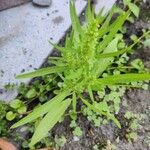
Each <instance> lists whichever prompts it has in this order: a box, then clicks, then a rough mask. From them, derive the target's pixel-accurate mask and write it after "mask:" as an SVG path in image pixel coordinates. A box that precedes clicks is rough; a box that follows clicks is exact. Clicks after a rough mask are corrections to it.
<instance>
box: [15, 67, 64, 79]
mask: <svg viewBox="0 0 150 150" xmlns="http://www.w3.org/2000/svg"><path fill="white" fill-rule="evenodd" d="M64 69H65V67H57V66H54V67H47V68H42V69H39V70H37V71H33V72H29V73H24V74H20V75H18V76H16V79H23V78H34V77H39V76H44V75H47V74H51V73H60V72H62V71H63V70H64Z"/></svg>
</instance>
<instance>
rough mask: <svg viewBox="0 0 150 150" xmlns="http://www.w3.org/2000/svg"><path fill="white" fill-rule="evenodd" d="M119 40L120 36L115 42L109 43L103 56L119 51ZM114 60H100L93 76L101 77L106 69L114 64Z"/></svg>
mask: <svg viewBox="0 0 150 150" xmlns="http://www.w3.org/2000/svg"><path fill="white" fill-rule="evenodd" d="M119 40H120V35H118V36H117V37H116V38H115V39H114V40H112V41H111V42H110V43H109V45H108V46H107V47H106V48H105V50H104V52H103V54H107V53H110V52H115V51H117V44H118V41H119ZM101 55H102V54H101ZM113 60H114V58H104V59H98V61H97V62H96V64H95V67H94V69H93V74H96V75H97V76H100V75H101V74H102V73H103V72H104V71H105V70H106V68H107V67H108V66H109V65H110V64H111V63H112V61H113Z"/></svg>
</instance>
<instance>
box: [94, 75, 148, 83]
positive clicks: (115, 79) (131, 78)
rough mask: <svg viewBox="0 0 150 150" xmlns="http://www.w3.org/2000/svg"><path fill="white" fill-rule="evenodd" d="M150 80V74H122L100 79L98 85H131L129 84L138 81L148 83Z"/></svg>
mask: <svg viewBox="0 0 150 150" xmlns="http://www.w3.org/2000/svg"><path fill="white" fill-rule="evenodd" d="M146 80H150V73H143V74H134V73H132V74H120V75H113V76H108V77H105V78H100V79H98V82H97V84H106V85H109V84H110V85H111V84H119V83H129V82H136V81H146Z"/></svg>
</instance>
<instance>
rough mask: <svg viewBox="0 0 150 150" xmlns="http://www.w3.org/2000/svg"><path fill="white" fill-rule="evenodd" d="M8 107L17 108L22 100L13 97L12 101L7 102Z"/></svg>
mask: <svg viewBox="0 0 150 150" xmlns="http://www.w3.org/2000/svg"><path fill="white" fill-rule="evenodd" d="M9 105H10V107H12V108H14V109H17V108H19V107H20V106H21V105H22V101H21V100H19V99H14V100H13V101H11V102H10V103H9Z"/></svg>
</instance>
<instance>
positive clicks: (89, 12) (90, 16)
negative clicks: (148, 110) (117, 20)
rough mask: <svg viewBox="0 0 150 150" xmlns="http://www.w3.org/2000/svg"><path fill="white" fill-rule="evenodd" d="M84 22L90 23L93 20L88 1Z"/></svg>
mask: <svg viewBox="0 0 150 150" xmlns="http://www.w3.org/2000/svg"><path fill="white" fill-rule="evenodd" d="M85 17H86V22H87V23H90V22H91V21H92V20H93V14H92V11H91V1H90V0H88V5H87V9H86V11H85Z"/></svg>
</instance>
